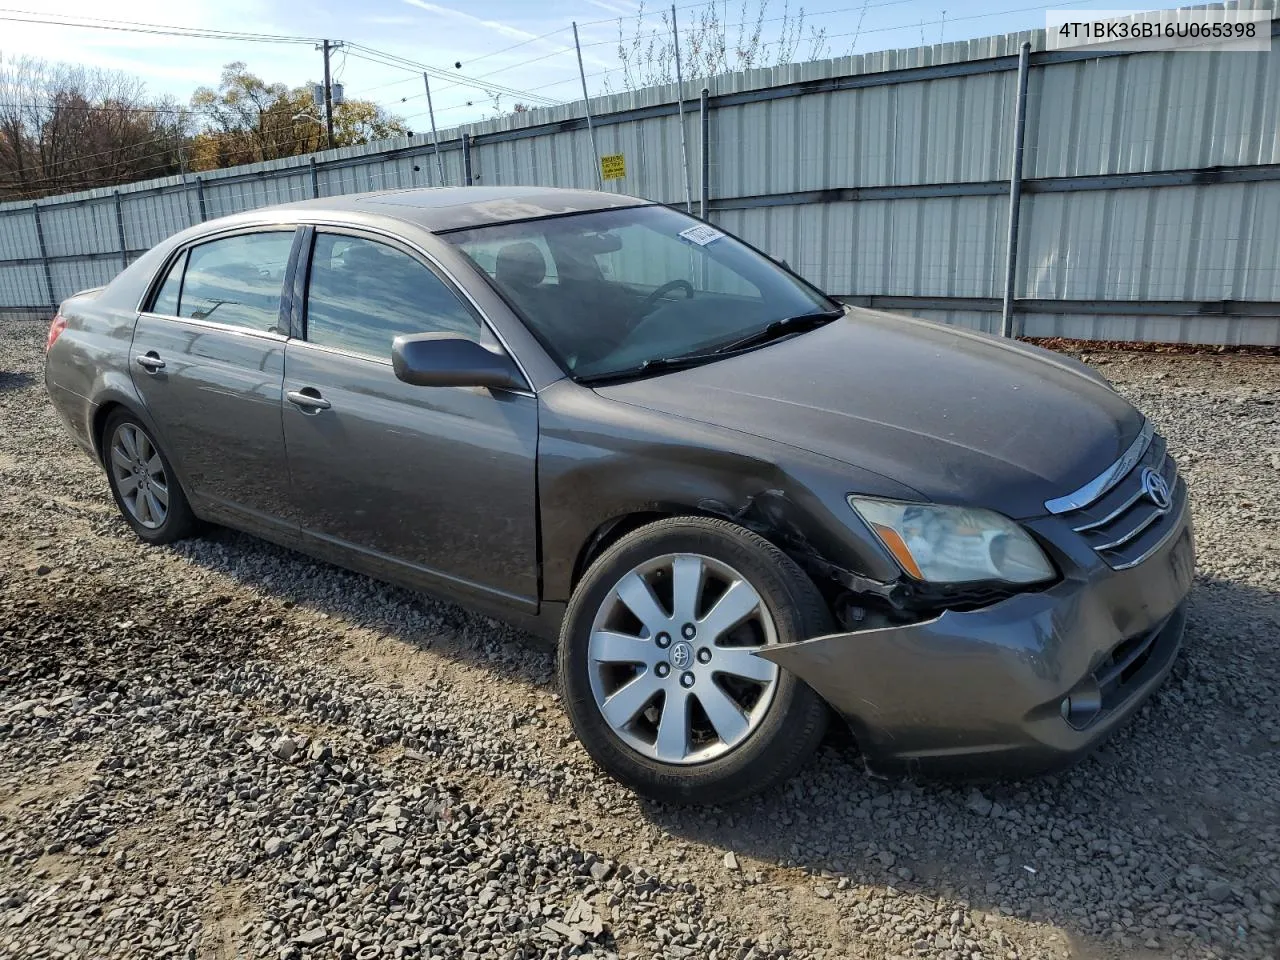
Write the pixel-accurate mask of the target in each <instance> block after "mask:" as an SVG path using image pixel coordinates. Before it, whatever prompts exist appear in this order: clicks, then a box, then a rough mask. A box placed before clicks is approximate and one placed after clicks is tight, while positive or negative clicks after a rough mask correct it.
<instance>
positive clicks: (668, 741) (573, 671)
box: [559, 517, 830, 803]
mask: <svg viewBox="0 0 1280 960" xmlns="http://www.w3.org/2000/svg"><path fill="white" fill-rule="evenodd" d="M829 627H830V618H829V614H828V612H827V609H826V605H825V604H824V602H823V600H822V597H821V595H820V594H819V593H818V590H817V588H816V587H815V586H814V585H813V582H812V581H811V580H810V579H809V578H808V577H807V576H806V575H805V574H804V571H802V570H801V569H800V568H799V567H798V566H796V564H795V563H794V562H793V561H792V560H791V559H790V558H789V557H787V556H786V554H784V553H783V552H782V551H781V550H779V549H778V548H777V547H775V546H774V545H773V544H771V543H769V541H767V540H765V539H764V538H762V537H759V536H757V535H756V534H754V533H751V532H750V531H748V530H744V529H743V528H741V527H738V526H736V525H734V524H732V523H728V522H726V521H723V520H713V519H708V518H704V517H680V518H673V519H669V520H660V521H658V522H656V523H652V524H649V525H648V526H645V527H642V528H640V529H639V530H636V531H634V532H632V533H630V534H628V535H627V536H625V537H623V538H622V539H621V540H619V541H618V542H617V543H616V544H614V545H613V546H612V547H610V548H609V549H608V550H606V551H605V552H604V553H603V554H602V555H601V556H600V558H599V559H598V560H596V562H595V563H593V564H592V565H591V568H590V569H589V570H588V571H587V573H586V575H585V576H584V577H583V579H582V582H581V583H580V584H579V585H578V588H577V590H576V591H575V592H574V595H573V598H572V599H571V600H570V603H569V608H568V610H567V611H566V615H565V621H564V626H563V627H562V629H561V635H560V649H559V673H560V683H561V687H562V690H563V691H564V699H565V704H566V708H567V709H568V712H569V718H570V720H571V721H572V723H573V728H574V731H575V732H576V733H577V735H578V737H579V739H580V740H581V741H582V743H583V745H584V746H585V747H586V749H587V752H588V753H589V754H590V755H591V757H592V758H593V759H594V760H595V761H596V762H597V763H598V764H600V766H601V767H603V768H604V769H605V770H606V771H607V772H608V773H609V774H610V775H612V776H613V777H614V778H616V779H617V780H619V781H621V782H622V783H624V784H626V785H627V786H629V787H631V788H632V789H634V790H635V791H636V792H638V793H641V794H644V795H645V796H648V797H651V798H653V799H656V800H663V801H667V802H674V803H730V802H732V801H734V800H737V799H739V798H741V797H744V796H747V795H749V794H752V793H756V792H758V791H761V790H765V789H767V788H769V787H771V786H772V785H774V784H776V783H779V782H781V781H783V780H785V779H787V778H788V777H790V776H791V775H793V774H794V773H795V772H796V771H797V770H798V769H799V768H800V766H801V765H802V764H803V763H804V761H805V760H806V759H808V757H809V756H810V755H811V754H812V753H813V751H814V750H815V749H817V746H818V744H819V743H820V742H821V740H822V735H823V732H824V731H825V729H826V722H827V708H826V706H825V704H823V702H822V700H821V699H820V698H819V697H818V695H817V694H815V693H814V692H813V691H812V690H811V689H810V688H809V687H808V686H807V685H806V684H804V683H803V682H802V681H800V680H799V679H797V678H796V677H795V676H794V675H792V674H790V673H787V672H786V671H784V670H782V669H780V668H779V667H778V666H777V665H776V664H774V663H772V662H770V661H768V660H765V659H763V658H762V657H759V656H756V651H757V650H759V649H761V648H763V647H765V646H769V645H772V644H779V643H795V642H798V641H800V640H804V639H807V638H809V637H812V636H815V635H818V634H821V633H823V632H825V631H827V630H828V629H829Z"/></svg>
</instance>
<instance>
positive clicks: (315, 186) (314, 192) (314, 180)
mask: <svg viewBox="0 0 1280 960" xmlns="http://www.w3.org/2000/svg"><path fill="white" fill-rule="evenodd" d="M307 163H308V165H309V166H310V167H311V199H312V200H316V199H319V197H320V174H319V173H317V172H316V158H315V156H314V155H313V156H311V157H310V158H308V160H307Z"/></svg>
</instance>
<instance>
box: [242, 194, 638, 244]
mask: <svg viewBox="0 0 1280 960" xmlns="http://www.w3.org/2000/svg"><path fill="white" fill-rule="evenodd" d="M648 203H650V201H648V200H642V199H640V198H638V197H629V196H626V195H624V194H620V193H601V192H598V191H595V190H560V189H556V188H552V187H418V188H414V189H410V190H381V191H378V192H376V193H357V194H348V195H346V196H339V197H325V198H322V199H318V200H303V201H300V202H297V203H286V204H281V205H279V206H274V207H267V208H259V209H257V210H255V211H253V213H254V214H259V215H260V214H262V213H265V212H269V211H270V212H274V211H287V210H296V211H300V212H301V211H306V212H307V213H309V214H320V215H324V214H334V215H337V216H339V217H341V218H342V219H348V218H349V219H351V220H353V221H355V222H358V221H359V220H360V219H361V217H360V215H361V214H363V215H366V216H371V217H395V218H396V219H398V220H407V221H409V222H411V223H415V224H417V225H418V226H421V227H424V228H426V229H427V230H430V231H431V232H433V233H442V232H444V231H448V230H463V229H466V228H468V227H481V226H489V225H491V224H496V223H510V222H512V221H515V220H532V219H536V218H538V217H550V216H556V215H558V214H565V213H584V212H587V211H591V210H608V209H614V208H618V207H634V206H639V205H642V204H648Z"/></svg>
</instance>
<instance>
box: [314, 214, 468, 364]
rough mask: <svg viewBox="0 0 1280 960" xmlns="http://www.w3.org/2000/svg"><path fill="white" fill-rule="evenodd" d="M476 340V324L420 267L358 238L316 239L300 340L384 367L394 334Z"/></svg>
mask: <svg viewBox="0 0 1280 960" xmlns="http://www.w3.org/2000/svg"><path fill="white" fill-rule="evenodd" d="M417 333H461V334H465V335H466V336H468V337H472V338H475V339H478V338H479V337H480V321H479V319H478V318H477V317H476V315H475V314H474V313H473V312H472V311H471V309H470V308H469V307H467V305H466V304H464V303H463V302H462V301H461V300H460V299H459V298H458V296H457V294H455V293H454V292H453V291H452V290H450V289H449V287H448V286H446V285H445V283H444V281H443V280H441V279H440V278H439V277H437V276H436V275H435V273H434V272H433V271H432V270H430V269H429V268H428V267H427V266H426V265H424V264H423V263H421V262H419V261H418V260H416V259H414V258H413V257H411V256H409V255H408V254H407V253H404V252H403V251H401V250H397V249H396V248H394V247H390V246H388V245H387V244H385V243H378V242H376V241H374V240H366V239H364V238H363V237H352V236H345V235H342V234H334V233H318V234H317V235H316V242H315V251H314V253H313V254H312V259H311V275H310V278H309V280H308V285H307V340H308V341H309V342H311V343H316V344H320V345H321V346H326V347H336V348H339V349H342V350H350V351H352V352H354V353H359V354H363V355H365V356H370V357H377V358H380V359H386V358H388V357H390V355H391V342H392V341H393V340H395V338H396V337H398V336H400V335H402V334H410V335H411V334H417Z"/></svg>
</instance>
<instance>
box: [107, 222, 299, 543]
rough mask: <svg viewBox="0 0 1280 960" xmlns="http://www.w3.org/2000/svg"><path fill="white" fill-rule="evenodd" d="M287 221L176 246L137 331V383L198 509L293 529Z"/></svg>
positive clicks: (290, 242)
mask: <svg viewBox="0 0 1280 960" xmlns="http://www.w3.org/2000/svg"><path fill="white" fill-rule="evenodd" d="M296 233H297V231H296V230H295V229H294V228H292V227H288V228H279V227H275V228H270V229H254V230H249V231H244V232H238V233H233V234H229V235H224V236H219V237H216V238H214V239H211V240H207V241H204V242H202V243H199V244H196V245H194V246H191V247H189V248H186V249H184V250H182V251H181V252H180V253H179V254H178V256H177V258H176V259H175V260H173V261H172V262H171V263H170V264H169V265H168V266H167V268H166V271H167V272H166V274H165V278H164V280H163V281H162V282H161V284H160V285H159V287H158V288H157V289H156V291H155V292H154V295H153V299H152V301H151V302H150V303H149V304H147V305H146V306H147V308H148V309H147V310H145V311H144V312H143V313H142V314H141V315H140V316H139V318H138V323H137V326H136V327H135V329H134V335H133V349H132V351H131V360H130V366H131V369H132V374H133V382H134V384H135V385H136V386H137V389H138V392H139V393H140V394H141V395H142V398H143V400H144V402H145V403H146V405H147V409H148V411H149V412H150V414H151V417H152V419H153V420H154V422H155V424H156V427H157V429H158V430H159V432H160V435H161V437H160V439H161V442H162V443H163V444H164V445H165V451H166V452H167V453H168V454H169V456H170V458H171V459H172V460H173V461H174V462H175V466H177V468H178V469H179V471H180V473H181V475H182V477H183V479H184V482H185V484H186V486H187V488H188V493H189V495H190V496H191V498H192V500H193V502H194V503H195V506H196V508H197V510H198V511H199V512H201V513H202V514H205V515H208V516H211V517H212V518H214V519H225V520H227V521H229V522H232V523H236V524H239V525H248V526H250V527H260V528H268V529H279V530H280V531H281V532H285V533H287V532H288V531H289V530H290V529H296V527H293V525H292V524H291V522H290V521H289V520H288V519H286V518H287V517H288V515H289V482H288V469H287V465H286V463H285V457H284V432H283V428H282V426H281V422H280V407H281V403H282V392H283V382H284V355H285V343H286V341H287V339H288V313H287V311H283V310H282V302H281V301H282V295H283V292H284V289H285V280H286V278H287V277H288V276H289V272H290V269H291V266H292V263H293V257H294V256H295V254H294V246H295V234H296Z"/></svg>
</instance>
